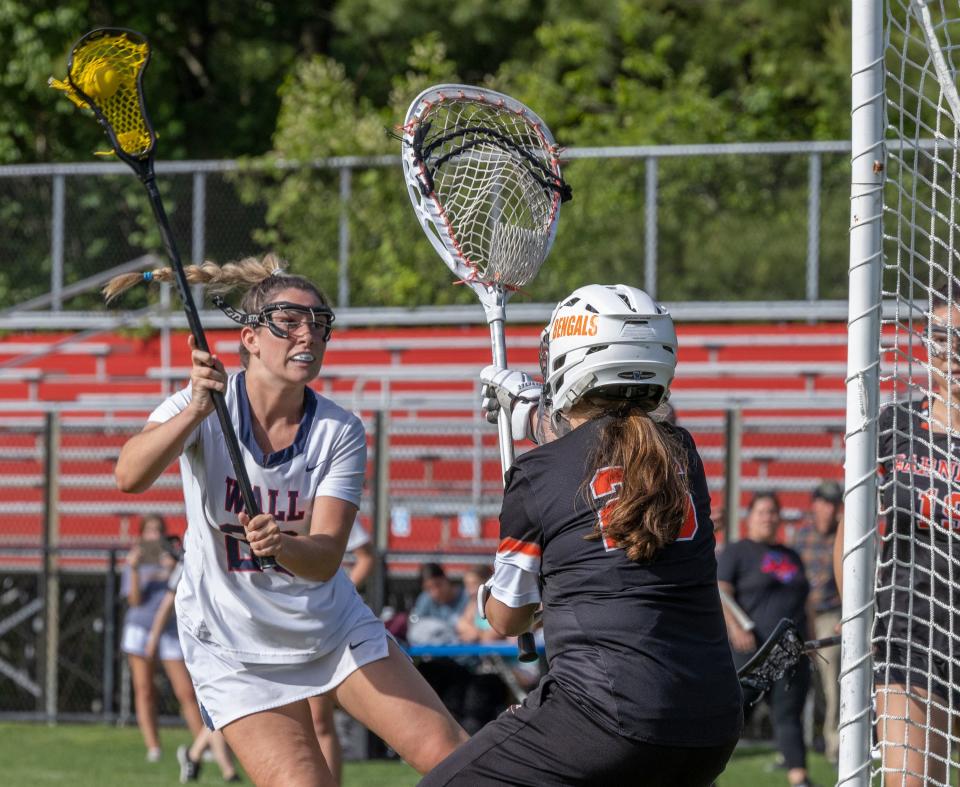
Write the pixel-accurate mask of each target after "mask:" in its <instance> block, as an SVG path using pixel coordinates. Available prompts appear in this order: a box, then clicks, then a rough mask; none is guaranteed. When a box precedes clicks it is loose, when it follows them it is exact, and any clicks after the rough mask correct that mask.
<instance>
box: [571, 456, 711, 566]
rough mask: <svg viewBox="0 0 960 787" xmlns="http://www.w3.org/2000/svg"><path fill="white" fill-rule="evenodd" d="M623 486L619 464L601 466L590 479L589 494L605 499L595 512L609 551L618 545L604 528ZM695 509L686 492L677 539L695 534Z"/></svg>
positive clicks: (690, 539) (685, 539)
mask: <svg viewBox="0 0 960 787" xmlns="http://www.w3.org/2000/svg"><path fill="white" fill-rule="evenodd" d="M622 487H623V468H622V467H620V466H619V465H614V466H611V467H601V468H600V469H599V470H597V472H596V473H594V475H593V479H592V480H591V481H590V494H592V495H593V499H594V500H596V501H598V502H599V501H601V500H604V499H606V502H605V503H604V505H603V507H602V508H601V509H600V510H599V511H598V512H597V520H598V521H599V523H600V538H601V540H602V541H603V548H604V549H605V550H606V551H607V552H610V551H611V550H614V549H619V548H620V547H619V546H618V545H617V543H616V542H615V541H614V540H613V539H612V538H610V537H609V536H607V534H606V528H607V523H608V522H609V521H610V517H611V516H612V515H613V511H614V509H615V508H616V507H617V500H618V499H619V497H620V489H621V488H622ZM697 528H698V524H697V510H696V508H695V507H694V505H693V495H691V494H690V493H689V492H688V493H687V513H686V516H685V517H684V519H683V524H682V525H681V526H680V533H679V534H678V535H677V541H692V540H693V537H694V536H695V535H696V534H697Z"/></svg>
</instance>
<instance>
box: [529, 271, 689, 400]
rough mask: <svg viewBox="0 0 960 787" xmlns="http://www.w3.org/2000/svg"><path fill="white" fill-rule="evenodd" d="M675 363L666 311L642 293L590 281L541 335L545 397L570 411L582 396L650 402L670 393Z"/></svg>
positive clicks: (557, 310) (560, 308) (559, 307)
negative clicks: (596, 395)
mask: <svg viewBox="0 0 960 787" xmlns="http://www.w3.org/2000/svg"><path fill="white" fill-rule="evenodd" d="M676 368H677V333H676V331H675V330H674V327H673V319H672V318H671V317H670V314H669V313H668V312H667V310H666V309H664V308H663V307H662V306H660V305H659V304H658V303H656V302H655V301H654V300H653V299H652V298H651V297H650V296H649V295H647V294H646V293H645V292H644V291H643V290H638V289H637V288H636V287H628V286H626V285H625V284H610V285H604V284H590V285H587V286H586V287H580V288H579V289H577V290H574V291H573V292H572V293H571V294H570V296H569V297H568V298H564V299H563V300H562V301H561V302H560V303H559V304H558V305H557V308H555V309H554V310H553V315H552V316H551V318H550V323H549V324H548V325H547V327H546V328H544V330H543V333H542V334H541V339H540V371H541V373H542V374H543V382H544V389H543V390H544V395H545V397H546V399H547V400H548V401H549V402H550V404H551V405H552V407H553V409H554V412H567V411H569V410H570V408H571V407H573V405H575V404H576V403H577V402H579V401H580V399H581V398H583V396H584V395H586V394H587V393H596V394H600V395H602V396H605V397H608V398H610V399H621V400H634V399H635V400H638V401H641V400H647V401H649V403H650V405H651V406H650V409H651V410H653V409H655V408H656V407H658V406H659V405H660V404H661V403H662V402H663V401H665V400H666V398H667V397H668V396H669V392H670V383H671V382H673V375H674V372H675V371H676Z"/></svg>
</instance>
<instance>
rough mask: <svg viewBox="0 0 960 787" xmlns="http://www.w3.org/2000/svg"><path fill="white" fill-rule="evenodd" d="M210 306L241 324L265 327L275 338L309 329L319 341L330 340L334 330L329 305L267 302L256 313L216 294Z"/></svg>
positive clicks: (283, 337) (332, 315)
mask: <svg viewBox="0 0 960 787" xmlns="http://www.w3.org/2000/svg"><path fill="white" fill-rule="evenodd" d="M211 300H212V301H213V305H214V306H216V307H217V308H218V309H220V311H222V312H223V313H224V314H226V315H227V317H229V318H230V319H231V320H233V321H234V322H238V323H240V325H249V326H250V327H251V328H259V327H261V326H266V327H267V328H268V329H269V330H270V333H272V334H273V335H274V336H276V337H277V338H278V339H289V338H290V337H291V336H294V335H296V334H302V333H303V331H304V330H307V331H309V332H310V333H311V334H312V335H313V336H314V337H315V338H318V339H320V341H323V342H327V341H330V333H331V332H332V331H333V321H334V319H335V318H334V314H333V310H332V309H331V308H330V307H329V306H313V307H311V306H302V305H301V304H299V303H289V302H288V301H280V302H279V303H268V304H267V305H266V306H264V307H263V308H262V309H261V310H260V311H259V312H257V313H255V314H249V313H247V312H242V311H240V310H238V309H234V308H233V307H232V306H230V305H229V304H227V303H226V302H225V301H224V300H223V298H221V297H220V296H219V295H214V296H213V298H212V299H211Z"/></svg>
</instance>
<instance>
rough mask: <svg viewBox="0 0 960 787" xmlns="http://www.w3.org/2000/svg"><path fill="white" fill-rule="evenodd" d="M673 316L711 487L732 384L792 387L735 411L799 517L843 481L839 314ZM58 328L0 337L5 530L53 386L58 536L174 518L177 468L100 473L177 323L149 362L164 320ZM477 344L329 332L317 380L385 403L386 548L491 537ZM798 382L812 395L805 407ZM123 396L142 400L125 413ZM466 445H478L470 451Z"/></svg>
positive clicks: (173, 362)
mask: <svg viewBox="0 0 960 787" xmlns="http://www.w3.org/2000/svg"><path fill="white" fill-rule="evenodd" d="M678 332H679V337H680V366H679V369H678V377H677V380H676V383H675V389H674V390H675V402H676V403H677V407H678V410H679V411H680V417H681V423H683V424H684V425H686V426H688V428H690V430H691V431H692V432H693V434H694V437H695V438H696V440H697V443H698V445H699V446H700V448H701V451H702V452H703V454H704V459H705V465H706V468H707V473H708V477H709V480H710V483H711V488H712V490H713V494H714V498H715V502H716V503H719V502H720V501H721V499H722V494H723V490H722V484H723V477H724V466H723V446H724V435H723V409H724V404H723V403H724V402H725V401H728V400H729V399H730V397H731V396H733V395H736V394H742V395H743V396H752V397H753V398H754V400H756V398H757V397H758V396H767V398H770V399H771V400H775V399H776V397H777V396H785V397H792V399H791V401H790V403H789V404H785V405H784V406H783V407H782V408H779V409H770V406H769V403H767V404H765V406H764V407H763V409H757V410H756V411H754V410H751V409H749V408H748V409H747V410H745V411H744V418H745V423H746V424H750V423H752V422H751V418H753V416H756V417H757V423H762V424H764V426H757V427H756V428H753V427H751V428H750V429H747V430H746V431H745V432H744V436H743V442H742V446H741V453H742V457H743V463H742V478H743V482H742V485H741V490H742V495H741V503H742V504H745V503H746V501H747V500H748V498H749V496H750V494H751V493H752V491H755V490H756V489H758V488H762V487H769V488H773V489H776V490H778V491H779V492H780V493H781V498H782V501H783V503H784V506H785V508H786V509H787V512H788V514H789V515H792V516H796V515H797V514H798V513H799V512H801V511H803V510H804V509H805V508H806V505H807V503H808V501H809V492H810V490H811V489H812V488H813V487H814V486H815V485H816V483H817V482H818V481H819V480H820V479H821V478H824V477H830V478H837V479H842V475H843V474H842V469H841V460H842V447H841V437H842V425H843V402H842V391H843V386H844V383H843V378H844V364H845V357H846V328H845V326H844V325H842V324H819V325H785V326H781V325H756V324H749V325H740V326H737V325H728V324H724V325H701V324H696V325H693V324H690V325H681V326H679V328H678ZM67 338H69V336H68V335H67V334H42V335H40V334H22V335H7V336H5V337H4V338H3V339H2V340H0V434H2V441H0V472H2V476H0V478H2V480H0V510H2V511H3V512H4V513H6V514H7V523H8V525H7V526H6V527H5V528H4V532H3V533H2V534H0V543H4V542H11V541H13V542H19V543H37V542H38V541H39V539H40V536H41V532H42V522H43V517H44V488H43V478H44V464H43V463H44V453H43V441H42V418H43V412H44V409H45V407H46V404H45V403H53V402H60V403H74V404H77V405H83V408H82V409H81V408H79V407H78V408H76V409H72V410H68V411H65V412H64V413H63V415H62V437H61V443H60V446H61V450H60V455H59V478H58V482H59V491H58V494H59V506H58V514H59V525H60V538H61V541H62V542H65V543H67V542H69V543H116V542H117V541H118V540H119V541H125V540H126V539H128V538H129V537H130V536H131V535H133V533H132V532H131V531H132V528H135V527H136V524H137V521H138V518H139V515H140V514H141V513H145V512H147V511H150V510H155V509H156V510H160V511H161V512H163V513H165V514H166V515H167V516H168V517H169V519H170V521H171V523H172V524H173V527H174V530H182V529H183V527H184V522H183V518H182V511H181V508H180V506H181V498H180V488H179V476H178V470H177V468H176V466H173V467H171V468H170V470H168V472H167V473H165V474H164V476H163V477H162V478H161V479H160V481H159V482H158V484H157V485H156V486H155V488H154V489H152V490H151V491H150V492H148V493H146V494H144V495H140V496H130V495H124V494H122V493H120V492H118V491H116V489H115V487H114V485H113V481H112V471H113V464H114V462H115V460H116V456H117V454H118V452H119V448H120V446H121V445H122V444H123V442H124V441H125V440H126V439H127V438H128V437H129V435H130V434H131V433H132V432H133V431H136V430H137V429H138V428H139V424H142V423H143V421H144V420H145V416H146V413H147V412H149V410H150V409H152V407H153V406H154V405H155V404H156V403H158V402H159V401H160V400H161V399H162V397H163V396H164V395H165V394H166V393H167V392H169V391H171V390H174V389H175V387H179V386H180V385H181V384H182V383H183V380H184V379H185V377H186V373H187V372H186V370H187V366H188V364H189V352H188V348H187V343H186V338H185V334H177V335H175V336H174V340H173V342H172V346H171V351H172V352H171V359H170V364H169V367H163V366H162V364H161V340H160V337H159V336H151V337H148V338H136V337H131V336H126V335H120V334H114V335H101V336H98V337H97V339H96V341H85V340H83V339H80V340H78V341H77V342H75V343H73V344H72V345H67V346H66V347H60V346H58V343H59V342H61V341H62V340H64V339H67ZM208 340H209V342H210V345H211V347H213V348H214V349H215V351H216V352H217V353H218V355H220V357H221V358H222V359H223V360H224V362H225V363H226V365H227V367H228V368H236V367H237V366H238V365H239V360H238V356H237V352H236V347H237V334H236V332H235V331H211V332H209V334H208ZM538 344H539V327H537V326H522V327H514V326H511V327H508V329H507V347H508V351H509V359H510V363H511V365H512V366H518V367H521V368H525V369H528V370H530V371H534V370H536V368H537V364H538V360H537V358H538ZM489 359H490V347H489V331H488V329H487V328H486V327H484V326H466V327H442V328H424V327H419V328H409V329H399V328H398V329H347V330H339V331H337V332H336V333H335V334H334V339H333V341H332V342H331V344H330V346H329V349H328V351H327V354H326V358H325V361H324V371H323V373H322V375H321V377H320V379H318V381H317V382H316V383H315V387H316V388H317V390H318V391H320V392H322V393H325V394H329V395H332V396H333V397H334V398H335V399H336V400H337V401H338V402H340V403H341V404H343V405H344V406H346V407H349V408H351V409H355V410H357V411H359V412H361V413H362V414H363V415H364V416H367V417H369V416H370V414H371V412H372V411H373V409H376V408H378V407H381V406H382V405H383V403H386V404H387V407H388V409H389V412H390V418H391V421H390V422H391V434H390V441H389V446H390V468H391V470H390V498H391V505H392V506H393V507H394V508H399V509H405V510H406V511H408V512H409V515H410V530H409V534H406V535H404V534H403V533H402V532H393V533H392V535H391V540H390V546H391V549H397V550H417V551H436V550H438V549H440V550H460V551H471V550H472V549H477V550H489V546H490V545H491V544H492V543H494V542H495V540H496V536H497V527H498V526H497V519H496V500H497V497H498V491H499V488H500V484H501V481H500V468H499V454H498V451H497V437H496V430H495V429H493V428H492V427H489V428H488V427H487V425H486V424H484V423H481V422H480V421H479V420H478V418H477V414H476V410H477V393H476V392H477V382H476V379H477V373H478V372H479V370H480V369H481V368H482V367H483V366H485V365H486V364H487V363H489ZM11 362H15V363H16V364H17V365H15V366H10V365H9V363H11ZM4 364H8V365H7V366H6V367H4V366H3V365H4ZM824 396H826V397H833V398H829V399H822V401H821V400H818V401H821V404H820V405H818V406H816V407H814V406H812V403H813V401H814V399H813V397H821V398H822V397H824ZM804 397H810V400H809V401H810V402H811V407H809V408H808V407H806V405H805V404H804V403H803V402H804ZM798 401H799V402H800V404H799V405H798ZM822 402H827V405H823V403H822ZM831 403H832V404H831ZM119 404H123V405H124V407H118V405H119ZM131 407H138V408H140V409H139V411H134V412H131V411H130V408H131ZM368 425H369V421H368ZM478 430H479V431H478ZM371 445H372V439H371ZM478 445H479V446H480V455H479V458H477V457H475V456H474V451H475V450H476V447H477V446H478ZM372 471H373V468H372V467H371V468H370V473H372ZM472 509H476V511H477V515H478V516H479V520H480V532H479V534H478V535H467V536H465V535H462V534H460V533H459V523H458V514H459V513H460V512H461V511H464V510H472ZM368 515H369V506H368V504H367V503H365V504H364V516H365V517H366V516H368Z"/></svg>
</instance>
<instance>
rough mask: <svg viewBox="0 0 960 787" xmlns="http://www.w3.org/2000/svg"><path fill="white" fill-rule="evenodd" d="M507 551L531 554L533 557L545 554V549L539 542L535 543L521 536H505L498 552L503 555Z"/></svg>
mask: <svg viewBox="0 0 960 787" xmlns="http://www.w3.org/2000/svg"><path fill="white" fill-rule="evenodd" d="M505 552H521V553H523V554H524V555H530V556H531V557H540V556H541V555H542V554H543V550H542V549H540V545H539V544H533V543H531V542H529V541H521V540H520V539H519V538H505V539H503V540H502V541H501V542H500V546H498V547H497V554H498V555H502V554H504V553H505Z"/></svg>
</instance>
